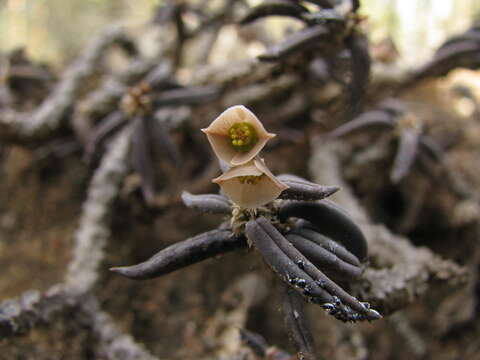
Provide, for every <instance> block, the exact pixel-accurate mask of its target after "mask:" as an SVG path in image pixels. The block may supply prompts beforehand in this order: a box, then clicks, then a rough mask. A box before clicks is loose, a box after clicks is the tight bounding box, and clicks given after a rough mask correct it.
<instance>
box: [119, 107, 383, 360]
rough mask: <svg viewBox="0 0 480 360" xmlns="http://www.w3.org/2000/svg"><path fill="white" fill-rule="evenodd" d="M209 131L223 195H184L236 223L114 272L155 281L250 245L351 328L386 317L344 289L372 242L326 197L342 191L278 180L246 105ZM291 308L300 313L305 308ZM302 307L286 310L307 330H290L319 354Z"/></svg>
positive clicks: (295, 288)
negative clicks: (223, 167)
mask: <svg viewBox="0 0 480 360" xmlns="http://www.w3.org/2000/svg"><path fill="white" fill-rule="evenodd" d="M202 131H203V132H204V133H205V134H206V135H207V137H208V140H209V142H210V144H211V145H212V148H213V150H214V152H215V154H216V155H217V156H218V158H219V159H221V160H222V161H223V162H225V163H226V164H228V167H227V169H226V171H225V172H224V173H223V174H222V175H221V176H219V177H217V178H216V179H213V182H215V183H217V184H218V185H219V186H220V188H221V192H220V194H204V195H193V194H190V193H188V192H184V193H183V194H182V199H183V202H184V203H185V205H186V206H188V207H190V208H194V209H196V210H199V211H203V212H211V213H220V214H225V215H226V216H228V219H226V221H225V222H224V223H222V224H221V225H220V226H219V227H218V228H217V229H215V230H212V231H209V232H206V233H203V234H200V235H197V236H195V237H193V238H190V239H187V240H184V241H182V242H179V243H175V244H173V245H171V246H169V247H167V248H165V249H163V250H160V251H159V252H158V253H157V254H156V255H154V256H153V257H152V258H150V259H148V260H146V261H145V262H143V263H140V264H137V265H133V266H126V267H115V268H112V269H111V270H112V271H114V272H116V273H119V274H121V275H124V276H126V277H129V278H132V279H150V278H155V277H158V276H162V275H165V274H167V273H169V272H172V271H175V270H177V269H180V268H182V267H185V266H189V265H192V264H194V263H197V262H199V261H201V260H204V259H207V258H210V257H214V256H217V255H220V254H223V253H226V252H230V251H233V250H238V249H242V248H247V247H248V248H251V249H253V250H254V252H256V253H258V254H259V255H260V256H261V257H262V258H263V260H264V262H265V263H266V264H267V265H268V266H269V267H270V268H271V269H272V270H273V271H274V272H275V273H276V275H277V276H278V277H279V278H280V279H281V280H282V281H283V282H284V284H285V285H286V287H287V288H288V289H290V290H288V291H287V292H286V294H287V297H290V298H292V297H294V298H295V297H303V298H304V299H306V300H307V301H309V302H311V303H314V304H318V305H320V306H322V307H323V309H325V311H326V312H327V313H328V314H330V315H333V316H334V317H335V318H337V319H339V320H341V321H345V322H355V321H361V320H376V319H379V318H381V316H380V314H379V313H378V312H377V311H375V310H373V309H372V308H370V306H369V304H368V303H365V302H361V301H359V300H357V299H356V298H355V297H353V296H352V295H350V294H349V293H348V292H347V291H346V290H344V289H343V288H342V287H341V286H340V285H339V282H341V283H342V284H347V283H348V281H352V280H355V279H358V278H359V277H360V276H361V275H362V272H363V270H364V267H365V262H366V260H367V243H366V240H365V238H364V235H363V233H362V231H361V230H360V228H359V227H358V226H357V225H356V224H355V223H354V222H353V221H352V220H351V218H350V217H349V216H348V214H347V213H346V212H345V211H344V210H342V209H341V208H339V207H338V206H337V205H335V204H334V203H333V202H331V201H329V200H326V199H325V198H326V197H328V196H329V195H331V194H333V193H334V192H336V191H337V190H338V187H336V186H323V185H318V184H315V183H312V182H310V181H307V180H305V179H303V178H300V177H298V176H295V175H280V176H278V177H275V176H274V175H273V174H272V173H271V171H270V170H269V169H268V167H267V164H266V163H265V161H264V160H263V159H262V158H261V157H260V156H259V153H260V151H261V150H262V148H263V147H264V146H265V144H266V143H267V142H268V141H269V140H270V139H271V138H272V137H274V136H275V135H274V134H270V133H268V132H267V131H266V130H265V128H264V127H263V125H262V123H261V122H260V121H259V120H258V119H257V117H256V116H255V115H254V114H253V113H252V112H250V111H249V110H248V109H246V108H245V107H244V106H241V105H238V106H233V107H230V108H229V109H227V110H226V111H224V112H223V113H222V114H221V115H220V116H219V117H218V118H217V119H215V120H214V121H213V122H212V123H211V125H210V126H209V127H207V128H206V129H203V130H202ZM288 303H289V304H297V305H296V307H298V304H299V303H301V302H298V301H296V300H295V301H290V302H288ZM296 307H295V306H286V307H285V309H286V311H287V312H290V314H288V313H287V314H286V317H287V320H288V318H289V317H290V318H291V319H293V321H294V322H295V321H296V322H297V323H298V322H300V323H301V325H298V324H297V325H291V324H292V322H291V321H290V322H289V321H287V324H290V325H289V327H292V328H293V329H289V330H291V331H292V333H293V335H294V336H293V339H294V340H295V339H297V340H298V341H297V340H296V341H295V343H296V345H297V347H298V348H299V351H300V352H302V353H303V354H306V353H308V352H309V351H311V350H309V349H311V346H310V345H309V344H306V343H305V341H306V339H307V338H310V336H309V334H308V330H307V329H306V328H305V326H304V324H303V322H304V319H303V318H301V319H298V316H293V315H292V314H293V313H295V314H297V315H298V314H303V312H302V311H301V309H296ZM297 310H298V311H297ZM292 316H293V317H292ZM302 332H304V333H307V334H308V336H306V335H305V334H303V336H302V334H301V333H302ZM295 333H297V334H296V335H295ZM298 333H300V335H299V334H298Z"/></svg>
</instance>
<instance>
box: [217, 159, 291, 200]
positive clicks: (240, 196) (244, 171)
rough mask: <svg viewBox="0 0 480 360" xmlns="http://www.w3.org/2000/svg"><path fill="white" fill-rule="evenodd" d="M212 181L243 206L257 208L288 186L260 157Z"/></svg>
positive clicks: (273, 198)
mask: <svg viewBox="0 0 480 360" xmlns="http://www.w3.org/2000/svg"><path fill="white" fill-rule="evenodd" d="M212 182H214V183H216V184H218V185H220V187H221V188H222V190H223V192H224V193H225V194H226V195H227V196H228V197H229V198H230V199H232V201H233V202H234V203H235V204H237V205H239V206H240V207H242V208H256V207H258V206H261V205H265V204H267V203H269V202H270V201H273V200H275V199H276V198H277V197H278V196H279V195H280V193H281V192H282V191H283V190H286V189H288V186H287V185H285V184H284V183H282V182H280V181H279V180H278V179H277V178H276V177H275V176H274V175H273V174H272V173H271V172H270V170H269V169H268V168H267V166H266V165H265V163H264V162H263V160H262V159H260V158H258V157H257V158H255V159H253V160H251V161H249V162H248V163H246V164H243V165H239V166H235V167H233V168H231V169H230V170H228V171H227V172H225V173H224V174H223V175H221V176H219V177H217V178H216V179H213V180H212Z"/></svg>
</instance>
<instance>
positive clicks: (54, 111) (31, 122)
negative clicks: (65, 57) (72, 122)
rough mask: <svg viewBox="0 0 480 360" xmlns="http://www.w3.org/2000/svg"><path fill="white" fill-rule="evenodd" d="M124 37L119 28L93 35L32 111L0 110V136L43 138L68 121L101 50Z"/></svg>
mask: <svg viewBox="0 0 480 360" xmlns="http://www.w3.org/2000/svg"><path fill="white" fill-rule="evenodd" d="M123 40H125V34H124V32H123V30H122V29H121V28H119V27H112V28H109V29H108V30H107V31H105V32H103V33H102V34H101V35H100V36H98V37H97V38H95V39H94V40H93V41H92V42H91V43H90V44H89V46H87V48H86V49H85V51H84V52H83V54H82V55H81V56H80V57H79V58H78V59H77V60H76V61H75V62H74V63H73V64H72V65H71V66H70V67H69V68H68V69H67V70H66V71H65V74H64V75H63V77H62V80H61V81H60V82H59V83H58V85H57V86H56V88H55V89H54V90H53V91H52V93H51V94H50V96H49V97H48V98H47V99H46V100H45V101H44V102H43V103H42V104H41V105H40V106H39V107H38V108H37V109H36V110H35V111H34V112H33V113H18V112H15V111H13V110H8V109H7V110H3V111H1V112H0V139H2V141H7V142H16V143H31V142H38V141H42V140H45V139H46V138H48V137H49V136H50V135H51V134H52V133H53V132H55V131H57V130H58V129H59V128H61V127H62V126H63V125H65V122H66V121H67V120H68V117H67V116H66V115H67V113H68V111H69V110H71V107H72V105H73V103H74V102H75V101H76V100H77V96H78V95H79V93H80V90H81V89H82V85H83V82H84V80H85V79H86V78H87V77H88V76H90V75H92V74H93V72H94V71H95V70H96V69H97V66H98V64H99V61H100V60H101V58H102V55H103V53H104V52H105V50H106V49H107V48H108V47H109V46H110V45H112V44H114V43H116V42H119V41H123Z"/></svg>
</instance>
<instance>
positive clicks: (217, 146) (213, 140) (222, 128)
mask: <svg viewBox="0 0 480 360" xmlns="http://www.w3.org/2000/svg"><path fill="white" fill-rule="evenodd" d="M202 131H203V132H204V133H205V134H206V135H207V138H208V141H209V142H210V144H211V145H212V148H213V151H214V152H215V154H216V155H217V157H218V158H219V159H221V160H223V161H225V162H227V163H228V164H229V165H231V166H237V165H242V164H245V163H247V162H249V161H250V160H252V159H253V158H254V157H255V156H257V155H258V153H259V152H260V150H262V149H263V147H264V146H265V144H266V143H267V142H268V140H270V139H271V138H273V137H274V136H275V134H271V133H268V132H267V131H266V130H265V128H264V127H263V125H262V123H261V122H260V120H258V119H257V117H256V116H255V115H254V114H253V113H252V112H251V111H250V110H248V109H247V108H246V107H245V106H243V105H236V106H232V107H229V108H228V109H227V110H225V111H224V112H223V113H221V114H220V116H218V117H217V118H216V119H215V120H213V122H212V123H211V124H210V126H209V127H208V128H206V129H202Z"/></svg>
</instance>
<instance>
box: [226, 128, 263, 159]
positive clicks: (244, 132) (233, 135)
mask: <svg viewBox="0 0 480 360" xmlns="http://www.w3.org/2000/svg"><path fill="white" fill-rule="evenodd" d="M228 135H229V137H230V143H231V144H232V147H233V148H234V149H235V150H238V151H242V152H247V151H250V150H252V148H253V147H254V146H255V144H256V143H257V141H258V135H257V131H256V130H255V128H254V127H253V125H252V124H250V123H248V122H239V123H236V124H233V125H232V126H231V127H230V129H229V130H228Z"/></svg>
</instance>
